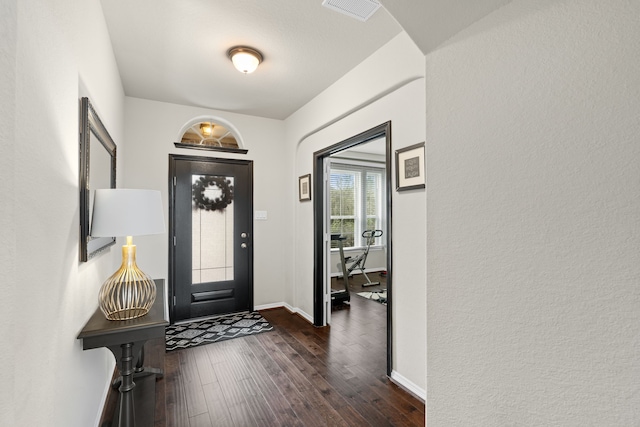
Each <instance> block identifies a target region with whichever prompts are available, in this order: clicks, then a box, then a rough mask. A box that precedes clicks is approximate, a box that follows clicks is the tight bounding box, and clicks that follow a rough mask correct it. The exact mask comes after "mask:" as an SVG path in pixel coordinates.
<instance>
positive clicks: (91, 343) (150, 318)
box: [78, 279, 169, 350]
mask: <svg viewBox="0 0 640 427" xmlns="http://www.w3.org/2000/svg"><path fill="white" fill-rule="evenodd" d="M154 282H155V284H156V300H155V302H154V303H153V305H152V306H151V309H150V310H149V313H147V314H146V315H145V316H142V317H138V318H136V319H130V320H107V318H106V317H105V316H104V313H102V311H101V310H100V307H98V308H97V309H96V311H95V312H94V313H93V315H92V316H91V318H90V319H89V321H88V322H87V323H86V325H85V326H84V328H82V331H80V334H79V335H78V339H82V345H83V349H84V350H88V349H91V348H99V347H108V346H110V345H120V344H122V343H126V342H135V341H146V340H148V339H152V338H158V337H162V336H164V328H165V327H166V326H168V325H169V321H168V320H167V319H166V318H165V307H166V305H167V301H166V299H165V296H164V280H163V279H157V280H154Z"/></svg>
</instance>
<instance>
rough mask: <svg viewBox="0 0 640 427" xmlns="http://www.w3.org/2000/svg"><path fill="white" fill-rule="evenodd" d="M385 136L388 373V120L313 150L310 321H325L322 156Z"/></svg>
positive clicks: (389, 345)
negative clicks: (311, 310) (311, 313)
mask: <svg viewBox="0 0 640 427" xmlns="http://www.w3.org/2000/svg"><path fill="white" fill-rule="evenodd" d="M382 136H385V138H386V161H385V168H386V180H387V185H386V187H387V223H386V229H387V232H386V242H387V376H391V367H392V355H393V353H392V344H393V341H392V338H393V337H392V329H391V326H392V307H393V292H392V277H393V274H392V269H393V263H392V260H393V250H392V246H391V242H392V239H391V235H392V232H391V213H392V200H391V196H392V193H393V192H392V190H391V184H392V181H391V147H392V145H391V122H390V121H389V122H385V123H383V124H381V125H378V126H376V127H374V128H371V129H369V130H367V131H365V132H362V133H360V134H358V135H355V136H353V137H351V138H349V139H346V140H344V141H341V142H338V143H337V144H334V145H331V146H329V147H327V148H324V149H322V150H319V151H316V152H315V153H313V174H314V176H315V177H316V180H315V182H314V183H313V187H312V188H313V194H314V202H313V236H314V250H313V257H314V265H313V324H314V325H315V326H322V323H323V320H324V305H325V304H324V274H325V271H324V268H323V264H324V263H323V261H324V236H323V234H324V233H323V228H324V226H323V221H324V201H323V200H324V199H323V197H322V196H323V193H324V188H323V180H322V179H318V176H323V170H324V167H323V164H324V159H325V158H327V157H329V156H330V155H332V154H335V153H337V152H340V151H343V150H346V149H348V148H351V147H355V146H356V145H360V144H363V143H365V142H369V141H371V140H373V139H376V138H379V137H382Z"/></svg>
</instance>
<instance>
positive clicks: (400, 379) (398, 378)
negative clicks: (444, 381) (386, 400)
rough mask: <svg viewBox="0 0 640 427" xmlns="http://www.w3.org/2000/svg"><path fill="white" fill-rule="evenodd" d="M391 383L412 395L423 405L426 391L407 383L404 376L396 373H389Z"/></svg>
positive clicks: (409, 382)
mask: <svg viewBox="0 0 640 427" xmlns="http://www.w3.org/2000/svg"><path fill="white" fill-rule="evenodd" d="M391 381H393V382H394V383H396V384H397V385H398V386H399V387H401V388H403V389H405V390H406V391H408V392H409V393H411V394H412V395H414V396H415V397H416V398H418V399H420V400H422V402H423V403H425V402H426V400H427V391H426V390H423V389H421V388H420V387H418V386H417V385H415V384H414V383H412V382H411V381H409V380H408V379H407V378H406V377H405V376H403V375H401V374H399V373H398V372H396V371H391Z"/></svg>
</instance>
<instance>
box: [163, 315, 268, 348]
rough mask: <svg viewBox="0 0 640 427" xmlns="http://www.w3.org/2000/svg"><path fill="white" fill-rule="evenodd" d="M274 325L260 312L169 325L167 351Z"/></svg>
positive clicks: (244, 334)
mask: <svg viewBox="0 0 640 427" xmlns="http://www.w3.org/2000/svg"><path fill="white" fill-rule="evenodd" d="M272 329H273V326H271V325H270V324H269V322H267V321H266V320H265V318H264V317H262V316H261V315H260V313H258V312H253V313H248V312H244V313H234V314H229V315H224V316H219V317H215V318H212V319H206V320H199V321H196V322H189V323H181V324H179V325H170V326H167V329H166V332H165V342H166V349H167V351H172V350H178V349H181V348H189V347H195V346H197V345H203V344H211V343H214V342H218V341H224V340H230V339H232V338H237V337H244V336H247V335H255V334H259V333H260V332H265V331H270V330H272Z"/></svg>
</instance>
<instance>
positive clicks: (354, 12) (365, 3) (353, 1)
mask: <svg viewBox="0 0 640 427" xmlns="http://www.w3.org/2000/svg"><path fill="white" fill-rule="evenodd" d="M322 5H323V6H324V7H327V8H329V9H331V10H335V11H336V12H340V13H344V14H345V15H347V16H350V17H352V18H355V19H357V20H358V21H362V22H364V21H366V20H367V19H369V18H370V17H371V15H373V14H374V13H375V12H376V10H378V8H380V2H379V1H377V0H323V2H322Z"/></svg>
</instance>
